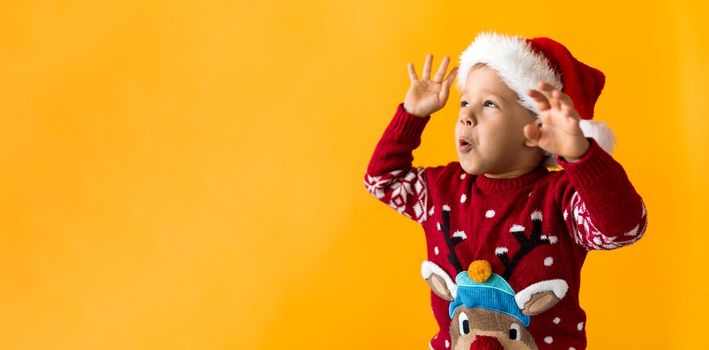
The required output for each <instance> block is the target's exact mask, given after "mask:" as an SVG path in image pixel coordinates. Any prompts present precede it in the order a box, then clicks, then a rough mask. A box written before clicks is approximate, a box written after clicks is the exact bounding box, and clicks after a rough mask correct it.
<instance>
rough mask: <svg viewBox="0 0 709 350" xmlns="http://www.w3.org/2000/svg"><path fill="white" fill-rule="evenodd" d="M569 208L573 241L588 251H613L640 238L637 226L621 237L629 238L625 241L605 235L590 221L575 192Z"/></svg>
mask: <svg viewBox="0 0 709 350" xmlns="http://www.w3.org/2000/svg"><path fill="white" fill-rule="evenodd" d="M570 206H571V213H572V215H573V218H574V220H573V223H572V225H571V226H572V228H573V231H574V240H575V241H576V243H578V244H580V245H582V246H585V247H587V248H590V249H605V250H608V249H615V248H619V247H622V246H625V245H628V244H631V243H633V242H635V241H637V240H638V239H640V237H642V235H639V234H638V230H639V225H638V226H636V227H635V228H633V229H632V230H630V231H629V232H627V233H625V234H624V235H623V236H625V237H631V238H630V239H627V240H619V239H618V236H607V235H605V234H604V233H603V232H601V231H600V230H599V229H598V228H597V227H596V225H595V224H594V223H593V221H592V220H591V215H590V214H589V213H588V210H587V209H586V203H584V202H583V200H582V199H581V196H580V195H579V193H578V192H575V193H574V194H573V195H572V196H571V203H570ZM644 212H645V204H644V203H643V213H644ZM645 225H647V221H645ZM643 231H644V228H643Z"/></svg>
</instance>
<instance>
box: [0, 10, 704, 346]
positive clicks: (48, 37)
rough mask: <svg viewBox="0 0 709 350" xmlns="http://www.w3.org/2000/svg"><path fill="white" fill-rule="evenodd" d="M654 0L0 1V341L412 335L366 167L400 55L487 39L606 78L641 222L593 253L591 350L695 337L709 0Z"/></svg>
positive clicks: (310, 342)
mask: <svg viewBox="0 0 709 350" xmlns="http://www.w3.org/2000/svg"><path fill="white" fill-rule="evenodd" d="M649 3H653V2H647V1H635V0H634V1H625V2H624V1H617V0H598V1H594V2H593V4H591V3H589V4H581V3H577V2H571V1H565V2H560V1H543V2H530V1H484V2H482V1H479V2H474V1H457V2H453V1H384V0H369V1H326V0H321V1H278V2H274V1H256V0H252V1H245V0H242V1H236V2H233V1H196V0H191V1H184V0H171V1H166V0H160V1H36V0H32V1H29V0H28V1H15V2H5V3H4V4H3V6H2V11H0V113H1V116H0V123H1V124H0V165H1V168H0V183H1V184H2V185H0V283H1V285H0V349H277V348H290V349H293V348H295V349H385V348H388V349H426V348H427V345H426V343H427V341H428V339H429V338H430V336H432V335H433V332H434V320H433V316H432V315H431V312H430V306H429V305H428V298H429V289H428V287H427V285H426V284H425V283H424V281H423V280H422V279H421V277H420V274H419V267H420V263H421V261H422V260H423V259H424V258H425V243H424V239H423V235H422V230H421V229H420V227H418V226H417V225H416V224H415V223H414V222H413V221H409V220H408V219H406V218H404V217H403V216H399V215H398V214H396V213H395V212H394V211H392V210H391V209H389V208H387V207H386V206H385V205H383V204H382V203H379V202H378V201H376V200H375V199H374V198H373V197H371V196H369V195H368V194H367V193H366V191H365V189H364V186H363V184H362V179H363V175H364V171H365V169H366V165H367V163H368V160H369V157H370V155H371V152H372V151H373V149H374V146H375V144H376V142H377V140H378V139H379V137H380V135H381V133H382V131H383V130H384V127H385V126H386V125H387V124H388V122H389V120H390V118H391V117H392V115H393V112H394V110H395V108H396V105H397V104H398V103H399V102H400V101H402V100H403V97H404V95H405V92H406V89H407V87H408V76H407V74H406V63H407V62H409V61H412V62H414V64H415V65H416V67H417V69H419V70H420V68H421V66H422V62H423V58H424V55H425V54H426V53H428V52H432V53H433V54H434V55H435V65H436V67H437V66H438V63H439V62H440V59H441V58H442V56H443V55H450V56H451V57H453V58H454V61H457V58H458V55H459V54H460V52H461V51H462V50H463V49H464V48H465V47H466V46H467V45H468V44H469V43H470V41H471V40H472V39H473V37H474V36H475V34H476V33H477V32H479V31H481V30H488V29H492V30H497V31H499V32H503V33H507V34H515V33H516V34H520V35H523V36H527V37H533V36H549V37H552V38H555V39H557V40H559V41H561V42H563V43H564V44H565V45H566V46H567V47H568V48H569V49H570V50H571V52H573V53H574V55H576V56H577V57H578V58H580V59H581V60H582V61H584V62H586V63H589V64H591V65H593V66H595V67H598V68H600V69H601V70H603V71H604V72H605V73H606V75H607V83H606V88H605V90H604V93H603V95H602V96H601V98H600V100H599V102H598V104H597V108H596V115H597V119H599V120H602V121H606V122H607V123H608V124H609V125H610V126H611V128H612V129H613V130H614V131H615V133H616V136H617V138H618V140H619V142H618V146H617V148H616V152H615V153H614V156H615V157H616V159H618V160H619V161H620V162H621V163H622V164H623V165H624V166H625V169H626V171H627V173H628V174H629V176H630V178H631V180H632V181H633V183H634V185H635V186H636V188H637V189H638V191H639V192H640V193H641V195H642V196H643V197H644V199H645V201H646V203H647V206H648V212H649V228H648V230H647V233H646V236H645V238H644V239H643V240H641V241H640V242H638V243H637V244H636V245H633V246H631V247H628V248H627V249H621V250H617V251H612V252H594V253H592V254H590V255H589V259H588V260H587V263H586V265H585V268H584V271H583V278H584V283H583V288H582V295H581V296H582V306H583V307H585V309H586V310H587V312H588V315H589V319H588V328H587V329H588V335H589V345H590V346H589V348H590V349H707V348H709V337H708V336H707V326H706V324H707V321H706V320H707V311H708V310H709V302H708V301H707V295H709V288H707V285H708V282H707V277H709V276H708V274H707V265H708V263H707V262H706V259H707V255H709V254H708V252H707V251H708V247H709V230H708V229H707V224H706V222H707V212H708V211H709V205H708V204H707V198H709V190H708V186H707V184H706V183H707V179H709V165H708V164H707V159H708V156H709V154H708V153H709V152H708V150H709V134H708V132H709V127H708V126H709V104H708V103H707V97H709V68H708V67H709V65H707V63H706V62H707V61H708V60H709V25H708V24H707V15H709V6H708V5H707V2H706V1H700V0H697V1H686V0H685V1H666V2H665V3H664V4H662V3H660V4H654V3H653V4H652V5H651V4H649ZM451 99H452V100H453V101H455V100H457V99H458V94H457V92H454V93H453V94H452V96H451ZM456 109H457V108H456V104H455V103H452V104H451V103H449V105H448V106H447V107H446V108H445V109H443V110H442V111H441V112H439V113H437V114H436V115H434V118H433V119H432V121H431V123H429V125H428V127H427V129H426V131H425V133H424V135H423V145H422V147H421V148H420V149H419V150H417V151H416V153H415V156H416V161H415V163H416V164H417V165H438V164H445V163H447V162H448V161H451V160H455V158H456V155H455V151H454V147H453V139H452V136H453V118H454V117H455V115H456Z"/></svg>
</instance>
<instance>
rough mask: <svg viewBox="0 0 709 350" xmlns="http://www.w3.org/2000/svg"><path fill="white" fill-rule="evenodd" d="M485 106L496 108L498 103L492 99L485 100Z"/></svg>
mask: <svg viewBox="0 0 709 350" xmlns="http://www.w3.org/2000/svg"><path fill="white" fill-rule="evenodd" d="M483 106H484V107H493V108H494V107H497V105H496V104H495V102H492V101H490V100H487V101H485V103H483Z"/></svg>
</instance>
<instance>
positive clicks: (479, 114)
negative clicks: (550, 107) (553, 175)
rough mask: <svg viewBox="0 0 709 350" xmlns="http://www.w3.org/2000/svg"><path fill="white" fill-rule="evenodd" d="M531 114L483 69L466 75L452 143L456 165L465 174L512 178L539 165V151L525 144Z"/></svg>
mask: <svg viewBox="0 0 709 350" xmlns="http://www.w3.org/2000/svg"><path fill="white" fill-rule="evenodd" d="M534 122H535V115H534V112H532V111H530V110H528V109H526V108H524V107H523V106H522V105H521V104H520V103H519V102H518V96H517V93H515V92H514V91H513V90H512V89H510V88H509V87H508V86H507V84H505V83H504V81H502V79H501V78H500V76H499V75H498V74H497V72H496V71H495V70H494V69H492V68H489V67H488V66H486V65H479V66H476V67H474V68H473V69H471V70H470V73H468V76H467V77H466V81H465V88H464V89H463V91H462V93H461V96H460V113H459V115H458V119H457V121H456V127H455V139H456V146H457V151H458V158H459V160H460V164H461V166H462V167H463V169H464V170H465V172H467V173H469V174H475V175H480V174H486V175H488V176H489V177H516V176H519V175H522V174H525V173H527V172H529V171H530V170H532V169H533V168H534V167H536V166H537V165H539V164H540V163H541V161H542V160H543V159H544V155H543V152H542V150H541V149H539V148H537V147H530V146H527V145H526V144H525V140H526V138H525V136H524V132H523V128H524V126H525V125H526V124H529V123H534Z"/></svg>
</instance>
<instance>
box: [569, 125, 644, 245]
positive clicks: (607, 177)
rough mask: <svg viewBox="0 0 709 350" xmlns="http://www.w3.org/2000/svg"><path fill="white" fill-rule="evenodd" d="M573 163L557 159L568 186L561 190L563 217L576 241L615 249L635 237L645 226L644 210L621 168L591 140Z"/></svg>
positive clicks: (633, 240) (628, 242)
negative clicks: (578, 158) (585, 150)
mask: <svg viewBox="0 0 709 350" xmlns="http://www.w3.org/2000/svg"><path fill="white" fill-rule="evenodd" d="M588 140H589V142H590V143H591V146H590V147H589V149H588V151H587V152H586V153H585V154H584V155H583V157H582V158H581V159H580V160H579V161H577V162H573V163H572V162H568V161H566V160H564V159H563V158H559V160H558V163H559V164H560V165H561V166H563V167H564V169H565V171H566V175H567V176H568V180H569V183H570V186H567V188H565V189H563V190H562V191H563V192H564V193H563V194H562V203H561V205H562V208H563V211H564V212H563V215H564V220H565V221H566V225H567V227H568V229H569V232H572V234H573V237H574V240H575V241H576V243H577V244H579V245H581V246H583V247H585V248H586V249H588V250H591V249H605V250H608V249H615V248H620V247H623V246H626V245H629V244H632V243H634V242H636V241H637V240H639V239H640V238H641V237H642V236H643V234H644V233H645V228H646V227H647V211H646V209H645V204H644V203H643V200H642V198H641V197H640V195H639V194H638V193H637V192H636V191H635V188H634V187H633V185H632V184H631V183H630V180H629V179H628V176H627V174H626V173H625V170H624V169H623V167H622V166H621V165H620V164H619V163H618V162H616V161H615V160H614V159H613V157H611V156H610V155H609V154H608V153H606V151H604V150H603V149H602V148H601V147H600V146H599V145H598V144H597V143H596V141H595V140H593V139H591V138H589V139H588Z"/></svg>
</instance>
